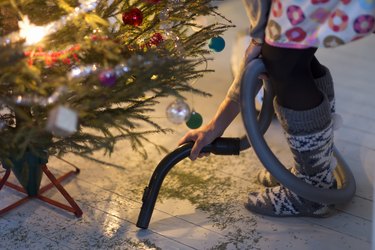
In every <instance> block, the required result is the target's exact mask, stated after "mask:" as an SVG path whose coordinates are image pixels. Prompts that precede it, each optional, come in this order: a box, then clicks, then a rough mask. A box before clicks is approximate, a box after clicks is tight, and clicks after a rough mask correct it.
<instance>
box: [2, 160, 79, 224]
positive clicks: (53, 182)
mask: <svg viewBox="0 0 375 250" xmlns="http://www.w3.org/2000/svg"><path fill="white" fill-rule="evenodd" d="M41 168H42V170H43V173H44V174H45V175H46V176H47V177H48V179H49V180H50V181H51V183H49V184H48V185H46V186H44V187H41V188H40V189H39V191H38V194H37V195H35V196H31V195H28V194H27V192H26V190H25V189H24V188H23V187H21V186H17V185H15V184H13V183H10V182H8V181H7V180H8V178H9V176H10V173H11V170H10V169H6V172H5V174H4V176H3V178H2V179H1V180H0V190H1V189H2V188H3V186H4V185H5V186H7V187H10V188H12V189H14V190H17V191H19V192H21V193H24V194H27V196H26V197H24V198H22V199H20V200H18V201H16V202H15V203H13V204H11V205H9V206H7V207H6V208H3V209H1V210H0V216H1V215H3V214H4V213H6V212H8V211H10V210H12V209H14V208H16V207H18V206H20V205H22V204H23V203H25V202H26V201H28V200H30V199H32V198H37V199H39V200H41V201H43V202H46V203H48V204H50V205H53V206H55V207H59V208H61V209H63V210H66V211H69V212H72V213H74V215H75V216H76V217H81V216H82V214H83V212H82V210H81V208H80V207H79V206H78V205H77V203H76V202H75V201H74V199H73V198H72V197H71V196H70V195H69V193H68V192H67V191H66V190H65V189H64V188H63V186H62V185H61V184H60V183H61V182H62V181H64V180H65V179H67V178H69V177H70V176H72V175H77V174H79V172H80V170H79V168H77V167H74V168H75V170H74V171H73V170H72V171H69V172H68V173H66V174H64V175H62V176H60V177H59V178H56V177H55V176H54V175H53V174H52V173H51V172H50V171H49V169H48V167H47V165H46V164H43V165H41ZM52 187H56V189H57V190H58V191H59V192H60V193H61V194H62V195H63V196H64V198H65V199H66V201H67V202H68V203H69V204H70V206H67V205H65V204H63V203H61V202H58V201H55V200H52V199H50V198H48V197H46V196H43V195H42V194H43V193H44V192H46V191H47V190H50V189H51V188H52Z"/></svg>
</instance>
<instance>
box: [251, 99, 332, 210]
mask: <svg viewBox="0 0 375 250" xmlns="http://www.w3.org/2000/svg"><path fill="white" fill-rule="evenodd" d="M274 106H275V111H276V114H277V117H278V119H279V121H280V123H281V125H282V127H283V129H284V131H285V134H286V137H287V141H288V145H289V147H290V149H291V151H292V153H293V156H294V159H295V167H294V168H295V175H296V176H297V177H298V178H300V179H301V180H303V181H304V182H306V183H309V184H311V185H313V186H315V187H319V188H327V189H328V188H332V187H333V183H334V177H333V167H332V164H331V162H332V161H331V159H332V157H333V129H332V121H331V113H330V106H329V102H328V100H327V99H326V98H325V99H324V101H323V102H322V103H321V104H320V105H319V106H317V107H316V108H314V109H311V110H306V111H294V110H290V109H286V108H283V107H281V106H279V105H278V104H277V102H276V99H275V102H274ZM245 206H246V208H247V209H249V210H250V211H253V212H256V213H260V214H263V215H269V216H277V217H285V216H309V217H325V216H327V215H329V213H330V210H331V209H330V206H328V205H325V204H320V203H316V202H312V201H308V200H306V199H304V198H302V197H300V196H298V195H296V194H295V193H293V192H292V191H290V190H289V189H287V188H285V187H284V186H283V185H280V186H276V187H273V188H266V190H265V191H264V192H254V193H250V194H249V198H248V202H247V203H246V205H245Z"/></svg>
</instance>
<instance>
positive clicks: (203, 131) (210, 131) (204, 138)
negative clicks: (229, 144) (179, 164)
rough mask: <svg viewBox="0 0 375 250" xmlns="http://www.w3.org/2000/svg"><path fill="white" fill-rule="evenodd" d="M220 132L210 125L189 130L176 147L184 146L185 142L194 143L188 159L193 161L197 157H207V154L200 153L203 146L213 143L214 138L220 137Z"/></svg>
mask: <svg viewBox="0 0 375 250" xmlns="http://www.w3.org/2000/svg"><path fill="white" fill-rule="evenodd" d="M221 135H222V132H221V131H219V130H218V129H215V127H214V125H213V124H212V123H210V124H208V125H205V126H203V127H201V128H199V129H195V130H191V131H189V132H188V133H186V135H185V136H184V137H182V138H181V140H180V141H179V142H178V145H181V144H184V143H186V142H191V141H193V142H195V143H194V146H193V148H192V149H191V153H190V156H189V158H190V159H191V160H192V161H194V160H195V159H197V157H199V158H201V157H203V156H208V155H209V153H201V150H202V148H203V147H204V146H206V145H208V144H210V143H211V142H213V141H214V140H215V139H216V138H218V137H220V136H221Z"/></svg>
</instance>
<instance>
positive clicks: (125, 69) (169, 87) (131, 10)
mask: <svg viewBox="0 0 375 250" xmlns="http://www.w3.org/2000/svg"><path fill="white" fill-rule="evenodd" d="M211 2H212V1H209V0H134V1H133V0H112V1H107V0H103V1H102V0H45V1H39V0H2V1H0V58H1V60H0V106H1V111H0V144H1V147H0V159H1V162H2V163H3V165H4V164H6V163H7V164H8V163H9V164H11V163H10V162H11V161H10V160H9V159H12V158H19V157H22V155H24V154H25V152H33V153H34V154H36V155H40V154H41V152H46V151H48V155H58V156H62V155H64V154H66V153H73V154H76V155H80V156H83V157H85V156H89V155H90V154H92V153H93V152H94V151H96V150H103V149H104V151H105V152H106V153H111V152H112V151H113V148H114V146H115V144H116V142H118V141H119V140H123V139H127V140H130V141H131V143H132V145H133V147H134V148H135V149H137V148H141V146H142V143H144V142H146V141H148V139H147V134H149V133H154V132H165V131H166V129H165V128H162V127H161V126H159V125H158V124H157V123H156V122H155V121H153V120H152V118H150V117H151V116H150V112H152V111H153V109H154V105H155V104H156V103H158V100H159V99H160V98H162V97H166V96H171V95H172V96H176V97H182V94H183V93H184V92H186V91H192V92H194V93H196V94H206V93H204V92H202V91H200V90H199V89H196V88H194V87H192V86H191V84H189V83H191V82H192V81H193V80H195V79H197V78H199V77H201V76H202V75H203V74H204V73H205V72H208V71H210V70H209V69H206V68H204V67H201V66H202V65H204V64H205V63H206V60H207V59H206V56H207V55H209V53H211V52H212V50H210V49H209V48H208V45H207V43H208V41H209V40H210V39H212V38H215V39H216V38H217V37H218V36H220V34H222V33H223V32H224V31H225V30H226V29H227V28H228V27H230V25H229V24H230V23H229V21H228V20H226V19H225V18H224V17H222V16H221V15H220V14H218V13H217V8H216V7H215V6H214V5H213V4H212V3H211ZM202 16H214V18H215V20H216V22H214V23H212V24H208V25H204V26H203V27H202V26H201V25H200V24H199V23H198V22H196V19H197V18H200V17H202ZM192 28H195V29H192ZM219 46H220V44H219ZM141 124H149V125H151V126H152V128H151V129H146V130H144V129H142V126H141Z"/></svg>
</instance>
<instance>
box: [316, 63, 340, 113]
mask: <svg viewBox="0 0 375 250" xmlns="http://www.w3.org/2000/svg"><path fill="white" fill-rule="evenodd" d="M322 66H323V65H322ZM323 67H324V70H325V71H326V74H325V75H324V76H322V77H319V78H315V79H314V82H315V85H316V87H317V88H318V89H319V90H320V91H321V92H322V93H323V94H325V95H326V96H327V98H328V101H329V105H330V108H331V113H332V114H334V113H335V112H336V107H335V106H336V105H335V90H334V86H333V79H332V75H331V72H330V71H329V69H328V68H327V67H326V66H323Z"/></svg>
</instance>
